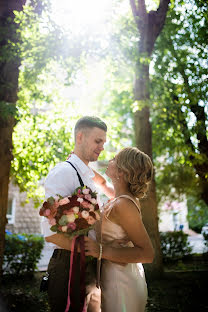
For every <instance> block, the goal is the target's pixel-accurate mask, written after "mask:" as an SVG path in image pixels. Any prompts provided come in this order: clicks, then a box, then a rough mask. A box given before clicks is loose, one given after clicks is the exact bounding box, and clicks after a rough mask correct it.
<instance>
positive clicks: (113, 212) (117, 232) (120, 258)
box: [43, 116, 154, 312]
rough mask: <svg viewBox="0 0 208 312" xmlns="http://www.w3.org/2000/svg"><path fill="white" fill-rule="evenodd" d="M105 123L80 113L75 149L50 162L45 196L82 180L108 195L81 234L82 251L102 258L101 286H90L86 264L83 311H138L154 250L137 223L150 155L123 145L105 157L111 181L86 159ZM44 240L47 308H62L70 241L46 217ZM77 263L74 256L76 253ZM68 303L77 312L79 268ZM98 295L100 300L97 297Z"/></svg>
mask: <svg viewBox="0 0 208 312" xmlns="http://www.w3.org/2000/svg"><path fill="white" fill-rule="evenodd" d="M106 132H107V126H106V124H105V123H104V122H103V121H102V120H100V119H99V118H97V117H91V116H85V117H83V118H81V119H79V120H78V121H77V123H76V126H75V133H74V136H75V148H74V152H73V154H71V156H70V158H69V159H68V160H69V161H70V163H69V162H67V161H66V162H62V163H59V164H58V165H56V166H55V167H54V168H53V169H52V170H51V171H50V172H49V174H48V176H47V178H46V181H45V196H46V198H49V197H50V196H55V195H56V194H60V195H61V196H63V197H65V196H68V195H70V194H72V193H73V192H74V190H75V189H76V188H77V187H79V186H80V179H81V181H83V183H84V185H87V186H88V187H90V188H91V190H92V191H96V187H95V184H96V185H97V186H98V187H99V188H100V189H101V190H102V192H103V193H104V194H105V195H106V196H107V197H109V198H110V199H111V200H110V201H109V202H108V203H107V204H106V205H105V207H104V209H103V212H102V218H101V219H102V222H97V226H96V235H95V233H93V232H92V233H89V235H88V237H85V255H86V256H92V257H94V259H95V260H96V258H99V259H101V260H102V265H101V288H97V287H96V273H95V270H94V265H93V263H94V262H95V261H91V263H89V264H88V265H87V269H86V270H87V274H86V305H87V311H88V312H99V311H102V312H122V311H126V312H142V311H144V310H145V305H146V301H147V286H146V281H145V275H144V270H143V266H142V263H149V262H152V261H153V256H154V251H153V247H152V244H151V241H150V238H149V236H148V234H147V232H146V230H145V227H144V225H143V222H142V217H141V211H140V204H139V198H141V197H143V196H144V195H145V193H146V191H147V187H148V184H149V182H150V181H151V178H152V171H153V169H152V162H151V160H150V158H149V157H148V156H147V155H146V154H145V153H143V152H141V151H140V150H138V149H137V148H131V147H129V148H124V149H123V150H121V151H120V152H119V153H118V154H117V155H116V156H115V157H114V158H113V159H112V160H110V161H109V164H108V167H107V170H106V175H107V176H108V177H109V178H110V179H111V181H112V185H113V187H112V186H111V185H108V183H107V182H106V180H105V179H104V178H103V177H102V176H101V175H100V174H98V173H97V172H95V171H94V170H92V169H91V168H90V167H89V166H88V164H89V162H92V161H96V160H97V159H98V157H99V155H100V153H101V152H102V150H103V149H104V147H103V146H104V143H105V142H106ZM43 232H44V236H45V240H46V241H47V242H50V243H52V244H53V245H54V252H53V255H52V257H51V259H50V262H49V266H48V273H49V283H48V298H49V305H50V308H51V311H52V312H64V311H65V308H66V305H67V295H68V280H69V270H70V260H69V259H70V250H71V248H72V240H71V239H69V238H68V237H66V236H64V235H63V234H58V233H56V234H54V232H52V231H51V230H50V225H49V223H48V220H47V219H45V220H44V221H43ZM77 261H78V262H79V261H80V259H79V257H78V258H77ZM73 282H74V288H75V291H74V292H73V297H74V298H73V302H74V304H73V306H70V308H69V312H78V311H80V297H79V296H80V291H79V287H80V286H79V285H80V272H79V270H77V272H76V274H75V278H74V281H73ZM101 297H102V300H101Z"/></svg>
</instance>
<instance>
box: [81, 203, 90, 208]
mask: <svg viewBox="0 0 208 312" xmlns="http://www.w3.org/2000/svg"><path fill="white" fill-rule="evenodd" d="M89 206H90V203H88V202H86V201H83V202H82V207H83V208H89Z"/></svg>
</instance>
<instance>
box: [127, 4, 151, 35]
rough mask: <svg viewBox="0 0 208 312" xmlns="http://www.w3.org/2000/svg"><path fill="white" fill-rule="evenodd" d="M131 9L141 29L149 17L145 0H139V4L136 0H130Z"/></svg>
mask: <svg viewBox="0 0 208 312" xmlns="http://www.w3.org/2000/svg"><path fill="white" fill-rule="evenodd" d="M130 5H131V10H132V13H133V16H134V20H135V22H136V25H137V27H138V29H139V30H141V28H142V26H143V24H144V21H145V20H146V18H147V11H146V6H145V2H144V0H137V5H136V2H135V0H130Z"/></svg>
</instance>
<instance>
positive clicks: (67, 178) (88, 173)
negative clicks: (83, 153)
mask: <svg viewBox="0 0 208 312" xmlns="http://www.w3.org/2000/svg"><path fill="white" fill-rule="evenodd" d="M68 161H70V162H71V163H72V164H73V165H74V167H75V168H76V169H77V171H78V172H79V174H80V176H81V178H82V181H83V183H84V185H86V186H88V187H90V188H91V190H92V191H96V188H95V185H94V182H93V180H92V178H93V177H94V176H95V174H94V172H93V170H92V169H91V168H89V167H88V166H87V165H86V164H85V163H84V162H83V161H82V160H81V159H80V158H79V157H78V156H77V155H75V154H72V155H71V157H70V158H69V159H68ZM79 186H80V182H79V179H78V176H77V172H76V171H75V169H74V168H73V167H72V166H71V165H70V164H69V163H67V162H61V163H59V164H57V165H56V166H55V167H54V168H53V169H52V170H51V171H50V172H49V174H48V176H47V177H46V180H45V199H47V198H49V197H50V196H52V197H54V196H56V195H57V194H58V195H61V196H63V197H66V196H69V195H71V194H72V193H74V191H75V189H76V188H77V187H79ZM50 227H51V225H50V224H49V222H48V219H47V218H45V217H43V218H42V232H43V235H44V237H47V236H51V235H54V234H55V232H52V231H51V230H50ZM90 236H94V235H93V233H91V235H90ZM56 248H58V246H56Z"/></svg>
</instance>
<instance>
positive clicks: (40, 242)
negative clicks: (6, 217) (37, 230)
mask: <svg viewBox="0 0 208 312" xmlns="http://www.w3.org/2000/svg"><path fill="white" fill-rule="evenodd" d="M43 246H44V239H43V237H42V236H40V235H32V234H11V233H9V232H7V234H6V241H5V252H4V265H3V267H4V273H7V274H14V275H22V274H24V273H30V274H33V273H34V271H35V270H36V269H37V263H38V261H39V259H40V257H41V251H42V249H43Z"/></svg>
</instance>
